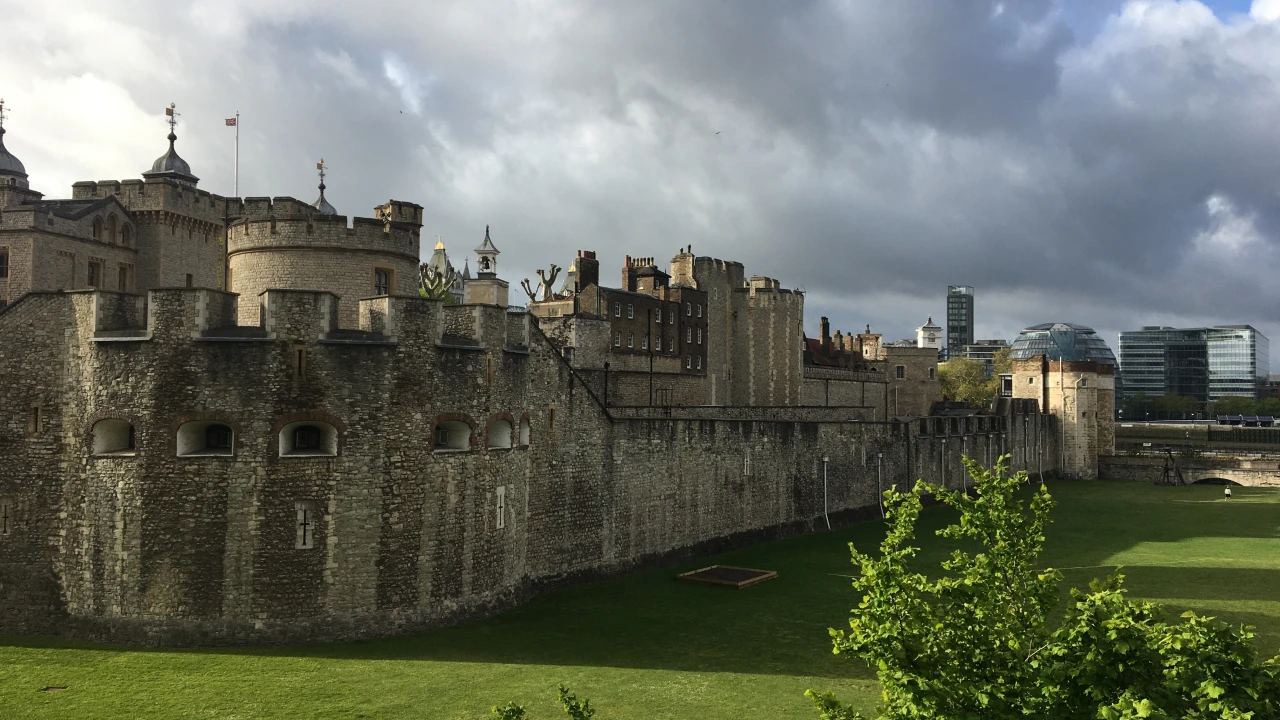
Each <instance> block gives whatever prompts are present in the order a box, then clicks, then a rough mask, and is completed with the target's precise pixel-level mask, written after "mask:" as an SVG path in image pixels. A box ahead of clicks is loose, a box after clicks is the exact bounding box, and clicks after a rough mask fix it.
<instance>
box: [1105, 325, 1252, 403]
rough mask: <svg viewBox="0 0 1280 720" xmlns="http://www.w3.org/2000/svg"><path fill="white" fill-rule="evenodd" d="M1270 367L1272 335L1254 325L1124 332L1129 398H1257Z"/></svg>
mask: <svg viewBox="0 0 1280 720" xmlns="http://www.w3.org/2000/svg"><path fill="white" fill-rule="evenodd" d="M1270 368H1271V350H1270V343H1269V342H1268V340H1267V337H1266V336H1265V335H1263V334H1262V333H1260V332H1258V331H1257V330H1256V329H1254V328H1253V327H1250V326H1249V325H1222V326H1218V327H1209V328H1171V327H1158V326H1149V327H1144V328H1142V329H1141V330H1130V331H1126V332H1122V333H1120V375H1121V377H1122V378H1123V379H1124V394H1125V396H1126V397H1132V396H1134V395H1136V394H1138V393H1144V394H1145V395H1147V396H1152V397H1154V396H1159V395H1164V394H1165V393H1173V394H1175V395H1182V396H1185V397H1191V398H1195V399H1197V400H1200V401H1212V400H1219V399H1221V398H1224V397H1257V396H1258V394H1259V392H1260V391H1261V388H1262V387H1263V386H1264V385H1265V384H1266V381H1267V373H1268V372H1269V371H1270Z"/></svg>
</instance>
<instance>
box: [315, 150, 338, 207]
mask: <svg viewBox="0 0 1280 720" xmlns="http://www.w3.org/2000/svg"><path fill="white" fill-rule="evenodd" d="M316 169H317V170H319V171H320V198H319V199H318V200H316V201H315V202H314V203H312V205H314V206H315V208H316V210H319V211H320V214H321V215H337V214H338V209H337V208H335V207H334V206H332V205H330V204H329V201H328V200H325V199H324V158H320V162H318V163H316Z"/></svg>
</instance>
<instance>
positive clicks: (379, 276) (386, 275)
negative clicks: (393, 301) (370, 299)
mask: <svg viewBox="0 0 1280 720" xmlns="http://www.w3.org/2000/svg"><path fill="white" fill-rule="evenodd" d="M392 275H393V272H392V270H391V269H390V268H374V269H373V294H374V295H390V294H391V284H392V283H391V279H392Z"/></svg>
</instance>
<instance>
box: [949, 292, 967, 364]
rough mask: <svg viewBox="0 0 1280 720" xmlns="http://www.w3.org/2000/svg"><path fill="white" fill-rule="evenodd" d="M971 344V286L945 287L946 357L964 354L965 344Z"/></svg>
mask: <svg viewBox="0 0 1280 720" xmlns="http://www.w3.org/2000/svg"><path fill="white" fill-rule="evenodd" d="M972 344H973V288H971V287H969V286H968V285H951V286H949V287H947V357H949V358H953V357H960V356H962V355H964V348H965V346H966V345H972Z"/></svg>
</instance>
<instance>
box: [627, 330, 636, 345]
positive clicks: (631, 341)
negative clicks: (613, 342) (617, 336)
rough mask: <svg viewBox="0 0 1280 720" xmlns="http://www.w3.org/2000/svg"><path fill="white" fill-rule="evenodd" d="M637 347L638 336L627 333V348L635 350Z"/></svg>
mask: <svg viewBox="0 0 1280 720" xmlns="http://www.w3.org/2000/svg"><path fill="white" fill-rule="evenodd" d="M635 346H636V334H635V333H627V347H629V348H633V347H635Z"/></svg>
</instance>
